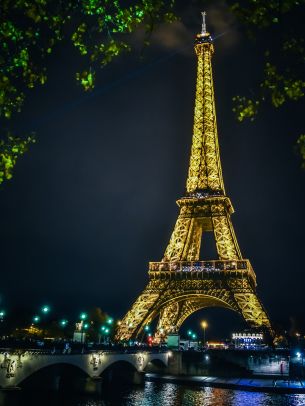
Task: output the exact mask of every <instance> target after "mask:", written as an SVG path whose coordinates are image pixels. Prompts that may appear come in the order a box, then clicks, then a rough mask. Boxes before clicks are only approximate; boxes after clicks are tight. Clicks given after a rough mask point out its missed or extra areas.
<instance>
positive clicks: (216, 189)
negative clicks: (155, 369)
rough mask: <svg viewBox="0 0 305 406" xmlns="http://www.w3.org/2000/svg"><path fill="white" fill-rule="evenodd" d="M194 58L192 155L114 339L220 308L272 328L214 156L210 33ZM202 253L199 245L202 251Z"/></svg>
mask: <svg viewBox="0 0 305 406" xmlns="http://www.w3.org/2000/svg"><path fill="white" fill-rule="evenodd" d="M195 52H196V54H197V57H198V65H197V83H196V99H195V113H194V128H193V140H192V149H191V158H190V165H189V171H188V178H187V182H186V194H185V196H184V197H182V198H181V199H179V200H178V201H177V204H178V206H179V207H180V213H179V216H178V219H177V222H176V224H175V228H174V231H173V233H172V236H171V238H170V242H169V244H168V246H167V248H166V250H165V254H164V258H163V259H162V261H161V262H151V263H150V264H149V283H148V285H147V286H146V288H145V289H144V291H143V292H142V294H141V295H140V296H139V297H138V298H137V300H136V301H135V303H134V304H133V306H132V307H131V309H130V310H129V311H128V313H127V314H126V315H125V317H124V318H123V320H122V321H121V324H120V326H119V327H118V329H117V333H116V338H117V339H118V340H128V339H130V338H132V337H136V336H138V335H139V334H140V333H141V332H142V331H143V328H144V327H145V326H146V325H148V324H150V323H151V322H152V320H153V319H154V318H155V317H157V316H158V315H159V321H158V326H157V333H156V335H157V337H159V338H162V336H165V335H167V334H168V333H171V332H177V331H178V330H179V328H180V326H181V325H182V323H183V322H184V320H185V319H186V318H187V317H188V316H190V315H191V314H192V313H193V312H195V311H197V310H198V309H201V308H204V307H211V306H218V307H224V308H228V309H231V310H234V311H236V312H238V313H240V314H241V315H242V317H243V318H244V319H245V321H246V322H247V323H248V325H249V326H251V327H254V328H261V329H266V330H269V331H271V325H270V321H269V319H268V316H267V314H266V312H265V310H264V308H263V306H262V303H261V302H260V300H259V298H258V296H257V293H256V277H255V273H254V271H253V269H252V267H251V264H250V261H249V260H247V259H243V258H242V255H241V252H240V249H239V246H238V242H237V239H236V236H235V233H234V228H233V225H232V222H231V214H232V213H233V212H234V210H233V207H232V204H231V201H230V199H229V197H227V196H226V194H225V189H224V182H223V177H222V169H221V162H220V155H219V145H218V135H217V125H216V111H215V99H214V86H213V76H212V55H213V52H214V47H213V43H212V39H211V36H210V35H209V33H207V32H206V31H205V29H203V31H202V33H201V34H198V35H197V37H196V41H195ZM206 232H212V233H214V237H215V242H216V248H217V253H218V259H217V260H215V261H200V260H199V255H200V247H201V241H202V235H203V234H204V233H206ZM203 248H204V247H203Z"/></svg>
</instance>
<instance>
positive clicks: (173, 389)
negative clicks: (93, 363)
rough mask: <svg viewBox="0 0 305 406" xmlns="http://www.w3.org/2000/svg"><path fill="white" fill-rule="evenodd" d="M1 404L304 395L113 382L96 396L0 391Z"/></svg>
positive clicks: (216, 404)
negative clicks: (120, 384)
mask: <svg viewBox="0 0 305 406" xmlns="http://www.w3.org/2000/svg"><path fill="white" fill-rule="evenodd" d="M0 405H1V406H27V405H29V406H36V405H39V406H51V405H52V406H57V405H61V406H108V405H117V406H119V405H127V406H155V405H156V406H180V405H183V406H184V405H185V406H191V405H195V406H197V405H198V406H199V405H203V406H251V405H253V406H301V405H302V406H303V405H305V395H304V394H299V395H298V394H296V395H278V394H272V393H259V392H246V391H240V390H230V389H218V388H208V387H205V388H204V387H202V388H199V387H191V386H186V385H177V384H172V383H156V382H145V385H144V386H141V387H139V386H118V385H117V386H114V387H112V389H111V390H110V389H109V390H107V391H106V392H104V393H103V394H102V395H99V396H88V395H86V396H82V395H76V394H71V393H70V394H68V393H62V394H59V393H58V394H55V393H45V392H38V391H35V392H26V391H22V390H21V391H14V392H13V391H0Z"/></svg>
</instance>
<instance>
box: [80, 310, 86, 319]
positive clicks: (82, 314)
mask: <svg viewBox="0 0 305 406" xmlns="http://www.w3.org/2000/svg"><path fill="white" fill-rule="evenodd" d="M79 318H80V319H81V320H86V318H87V313H84V312H82V313H81V314H80V316H79Z"/></svg>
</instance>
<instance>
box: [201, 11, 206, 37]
mask: <svg viewBox="0 0 305 406" xmlns="http://www.w3.org/2000/svg"><path fill="white" fill-rule="evenodd" d="M201 15H202V26H201V35H202V36H204V35H206V33H207V26H206V22H205V17H206V15H207V13H206V12H205V11H201Z"/></svg>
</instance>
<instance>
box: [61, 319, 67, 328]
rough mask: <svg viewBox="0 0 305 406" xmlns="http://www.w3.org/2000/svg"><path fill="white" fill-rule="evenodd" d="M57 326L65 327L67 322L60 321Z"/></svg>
mask: <svg viewBox="0 0 305 406" xmlns="http://www.w3.org/2000/svg"><path fill="white" fill-rule="evenodd" d="M59 324H60V325H61V327H66V325H67V324H68V320H65V319H63V320H60V322H59Z"/></svg>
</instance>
